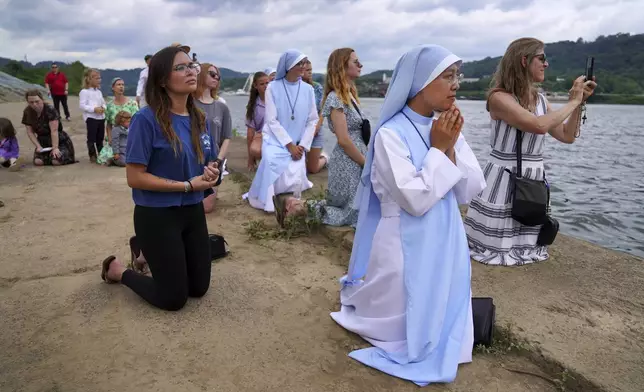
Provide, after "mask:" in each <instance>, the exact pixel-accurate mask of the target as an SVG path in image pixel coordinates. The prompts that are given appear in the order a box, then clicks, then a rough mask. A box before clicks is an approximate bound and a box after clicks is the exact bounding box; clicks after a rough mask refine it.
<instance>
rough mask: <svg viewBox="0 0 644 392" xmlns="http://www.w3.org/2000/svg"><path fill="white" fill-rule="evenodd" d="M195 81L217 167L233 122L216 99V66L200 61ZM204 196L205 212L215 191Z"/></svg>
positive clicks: (215, 196) (213, 207)
mask: <svg viewBox="0 0 644 392" xmlns="http://www.w3.org/2000/svg"><path fill="white" fill-rule="evenodd" d="M201 69H202V70H203V71H202V72H201V73H200V74H199V78H198V82H197V90H196V91H195V92H194V94H193V97H194V98H195V105H197V107H198V108H200V109H201V110H203V111H204V113H205V114H206V122H208V124H210V132H211V133H212V136H213V138H214V140H213V143H214V144H216V145H217V147H218V148H219V154H218V156H217V162H218V167H221V162H222V161H223V160H224V158H226V154H227V153H228V147H229V145H230V139H231V138H232V137H233V122H232V119H231V117H230V110H229V109H228V106H227V105H226V104H225V103H223V102H221V101H220V100H218V99H217V90H219V80H220V76H219V71H218V70H217V67H215V66H214V65H212V64H210V63H202V64H201ZM213 191H214V193H213V194H211V195H209V196H208V197H206V198H205V199H204V201H203V205H204V211H205V212H206V214H208V213H211V212H212V211H213V210H214V209H215V200H216V198H217V191H216V189H213Z"/></svg>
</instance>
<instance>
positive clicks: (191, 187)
mask: <svg viewBox="0 0 644 392" xmlns="http://www.w3.org/2000/svg"><path fill="white" fill-rule="evenodd" d="M188 185H189V186H190V192H194V191H195V188H194V187H193V186H192V182H190V180H188Z"/></svg>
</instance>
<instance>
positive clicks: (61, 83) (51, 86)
mask: <svg viewBox="0 0 644 392" xmlns="http://www.w3.org/2000/svg"><path fill="white" fill-rule="evenodd" d="M45 88H46V89H47V91H49V95H51V99H52V100H53V101H54V107H55V108H56V111H57V112H58V115H60V104H61V103H62V104H63V110H64V111H65V119H67V121H69V109H68V108H67V93H68V90H69V82H68V81H67V77H66V76H65V74H64V73H62V72H60V70H59V69H58V64H55V63H54V64H52V65H51V72H49V73H48V74H47V76H45Z"/></svg>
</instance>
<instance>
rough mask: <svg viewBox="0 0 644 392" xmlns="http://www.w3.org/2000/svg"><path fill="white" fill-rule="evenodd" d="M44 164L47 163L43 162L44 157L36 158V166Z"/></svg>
mask: <svg viewBox="0 0 644 392" xmlns="http://www.w3.org/2000/svg"><path fill="white" fill-rule="evenodd" d="M44 165H45V162H43V160H42V159H38V158H36V159H34V166H44Z"/></svg>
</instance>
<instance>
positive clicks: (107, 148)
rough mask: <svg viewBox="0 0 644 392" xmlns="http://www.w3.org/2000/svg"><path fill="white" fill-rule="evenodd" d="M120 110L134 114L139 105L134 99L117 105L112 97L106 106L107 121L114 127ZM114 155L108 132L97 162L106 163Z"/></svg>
mask: <svg viewBox="0 0 644 392" xmlns="http://www.w3.org/2000/svg"><path fill="white" fill-rule="evenodd" d="M120 111H124V112H128V113H130V114H131V115H134V113H136V112H138V111H139V106H138V105H137V104H136V101H135V100H133V99H129V100H128V101H127V102H126V103H125V104H123V105H117V104H115V103H114V98H112V99H111V100H110V101H109V102H108V103H107V107H106V108H105V122H106V123H107V124H108V125H110V126H112V127H114V126H116V124H114V121H115V119H116V115H117V114H118V112H120ZM113 156H114V151H112V147H111V145H110V143H109V140H107V133H106V134H105V141H104V143H103V149H102V150H101V153H100V154H99V155H98V158H96V162H97V163H99V164H102V165H104V164H106V163H107V160H108V159H110V158H112V157H113Z"/></svg>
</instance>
